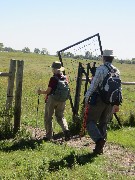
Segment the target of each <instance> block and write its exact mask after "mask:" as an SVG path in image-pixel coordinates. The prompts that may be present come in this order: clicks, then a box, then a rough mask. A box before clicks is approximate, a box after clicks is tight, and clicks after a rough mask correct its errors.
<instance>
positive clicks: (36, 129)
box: [35, 88, 40, 137]
mask: <svg viewBox="0 0 135 180" xmlns="http://www.w3.org/2000/svg"><path fill="white" fill-rule="evenodd" d="M39 90H40V88H39ZM39 96H40V94H38V102H37V117H36V131H35V137H36V135H37V127H38V107H39Z"/></svg>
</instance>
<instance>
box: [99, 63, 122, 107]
mask: <svg viewBox="0 0 135 180" xmlns="http://www.w3.org/2000/svg"><path fill="white" fill-rule="evenodd" d="M105 66H106V67H107V68H108V70H109V71H108V74H107V75H106V77H105V78H104V80H103V82H102V85H101V86H100V87H99V94H100V96H101V99H102V100H103V102H104V103H106V104H111V105H120V104H121V103H122V88H121V79H120V77H119V76H118V74H117V73H116V70H115V69H113V68H111V67H108V66H107V65H106V64H105Z"/></svg>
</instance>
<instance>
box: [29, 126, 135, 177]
mask: <svg viewBox="0 0 135 180" xmlns="http://www.w3.org/2000/svg"><path fill="white" fill-rule="evenodd" d="M29 131H30V132H31V133H32V136H33V138H35V133H36V138H37V139H42V138H43V137H44V136H45V132H44V130H41V129H36V130H35V129H34V128H29ZM53 141H54V142H55V143H59V144H63V143H65V141H63V139H62V138H58V139H55V140H53ZM66 143H67V145H68V146H71V147H75V148H77V149H84V148H86V147H87V148H89V149H90V152H92V149H94V147H95V144H94V142H93V141H92V140H91V138H90V137H89V136H85V137H81V138H80V137H79V136H74V137H72V138H71V140H69V141H67V142H66ZM104 156H106V157H107V159H108V163H109V165H108V167H107V169H106V170H107V171H108V172H109V171H110V172H113V171H114V170H115V171H116V169H117V171H118V172H120V173H121V174H125V175H127V176H130V177H133V179H135V152H133V151H130V150H128V149H126V148H124V147H122V146H120V145H117V144H114V143H108V142H107V143H106V145H105V147H104Z"/></svg>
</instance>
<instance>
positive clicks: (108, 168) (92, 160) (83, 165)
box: [0, 52, 135, 180]
mask: <svg viewBox="0 0 135 180" xmlns="http://www.w3.org/2000/svg"><path fill="white" fill-rule="evenodd" d="M10 59H17V60H24V78H23V94H22V116H21V127H24V126H25V125H27V126H33V127H35V126H36V120H37V119H38V127H39V128H44V123H43V116H44V96H40V104H39V112H38V116H37V105H38V102H37V100H38V99H37V98H38V97H37V94H36V90H37V89H38V88H39V87H40V88H43V89H44V88H46V87H47V85H48V81H49V78H50V76H51V75H52V72H51V68H50V67H48V66H51V64H52V62H53V61H56V60H58V57H55V56H46V55H45V56H44V55H37V54H34V53H33V54H32V53H30V54H24V53H2V52H0V72H8V70H9V63H10ZM64 62H65V67H66V70H67V71H66V72H67V74H68V75H69V80H70V87H71V90H72V97H74V92H75V84H76V80H75V77H76V75H77V73H76V72H77V66H78V64H77V63H75V62H72V60H70V59H67V60H66V59H65V60H64ZM91 62H92V61H91ZM83 63H84V64H86V63H87V61H86V62H83ZM114 64H115V65H116V66H117V67H118V68H119V69H120V71H121V77H122V81H134V79H135V75H134V73H133V72H134V65H130V64H120V63H114ZM84 85H85V84H84V82H83V86H82V89H83V90H84ZM6 89H7V78H5V77H0V111H2V108H3V107H4V105H5V101H6ZM83 90H82V93H81V98H83V96H82V95H83ZM123 96H124V101H123V104H122V106H121V108H120V112H119V113H118V116H119V118H120V120H121V122H122V124H125V125H126V126H125V127H124V128H122V129H119V130H115V131H113V130H111V131H110V130H109V131H108V142H113V143H116V144H118V145H120V146H123V147H124V148H128V150H129V152H132V153H135V143H134V139H135V135H134V134H135V128H134V127H130V128H129V127H128V126H127V125H128V124H129V123H130V122H132V126H133V125H134V119H135V114H134V109H135V86H124V85H123ZM73 101H74V99H73ZM13 105H14V102H13ZM65 117H66V119H67V121H68V123H69V122H71V121H72V110H71V107H70V103H69V101H67V106H66V110H65ZM2 120H3V119H2V118H1V117H0V122H1V121H2ZM113 121H114V122H115V118H114V119H113ZM12 123H13V120H12ZM115 123H116V124H117V122H115ZM54 131H55V132H59V131H61V129H60V127H59V126H58V124H57V123H56V122H55V121H54ZM110 156H111V155H110ZM118 156H119V155H118ZM112 158H114V160H115V163H114V164H111V162H112V161H111V160H112V159H111V157H108V156H107V154H104V155H103V156H97V157H94V156H93V155H92V149H91V148H90V147H84V148H82V149H76V148H73V147H69V146H67V143H66V142H65V143H64V144H62V145H60V144H55V143H51V142H50V143H49V142H44V141H42V140H32V139H31V138H30V134H28V133H26V132H25V130H23V129H22V130H21V132H20V133H18V134H17V136H16V137H15V138H14V139H9V140H1V141H0V179H2V180H3V179H6V180H7V179H10V180H12V179H17V180H18V179H31V180H33V179H35V180H38V179H50V180H53V179H55V180H56V179H58V180H59V179H64V180H66V179H67V180H73V179H75V180H81V179H84V180H87V179H94V180H96V179H109V180H110V179H125V180H126V179H134V178H133V176H128V177H127V175H126V173H122V170H123V169H124V167H122V165H121V164H119V163H118V162H117V158H116V157H113V156H112ZM125 172H126V169H125Z"/></svg>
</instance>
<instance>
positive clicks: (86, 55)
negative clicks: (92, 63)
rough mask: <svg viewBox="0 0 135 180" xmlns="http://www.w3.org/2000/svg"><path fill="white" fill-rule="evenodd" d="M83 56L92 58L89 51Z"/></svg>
mask: <svg viewBox="0 0 135 180" xmlns="http://www.w3.org/2000/svg"><path fill="white" fill-rule="evenodd" d="M85 58H86V59H91V58H92V53H90V52H89V51H86V52H85Z"/></svg>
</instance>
